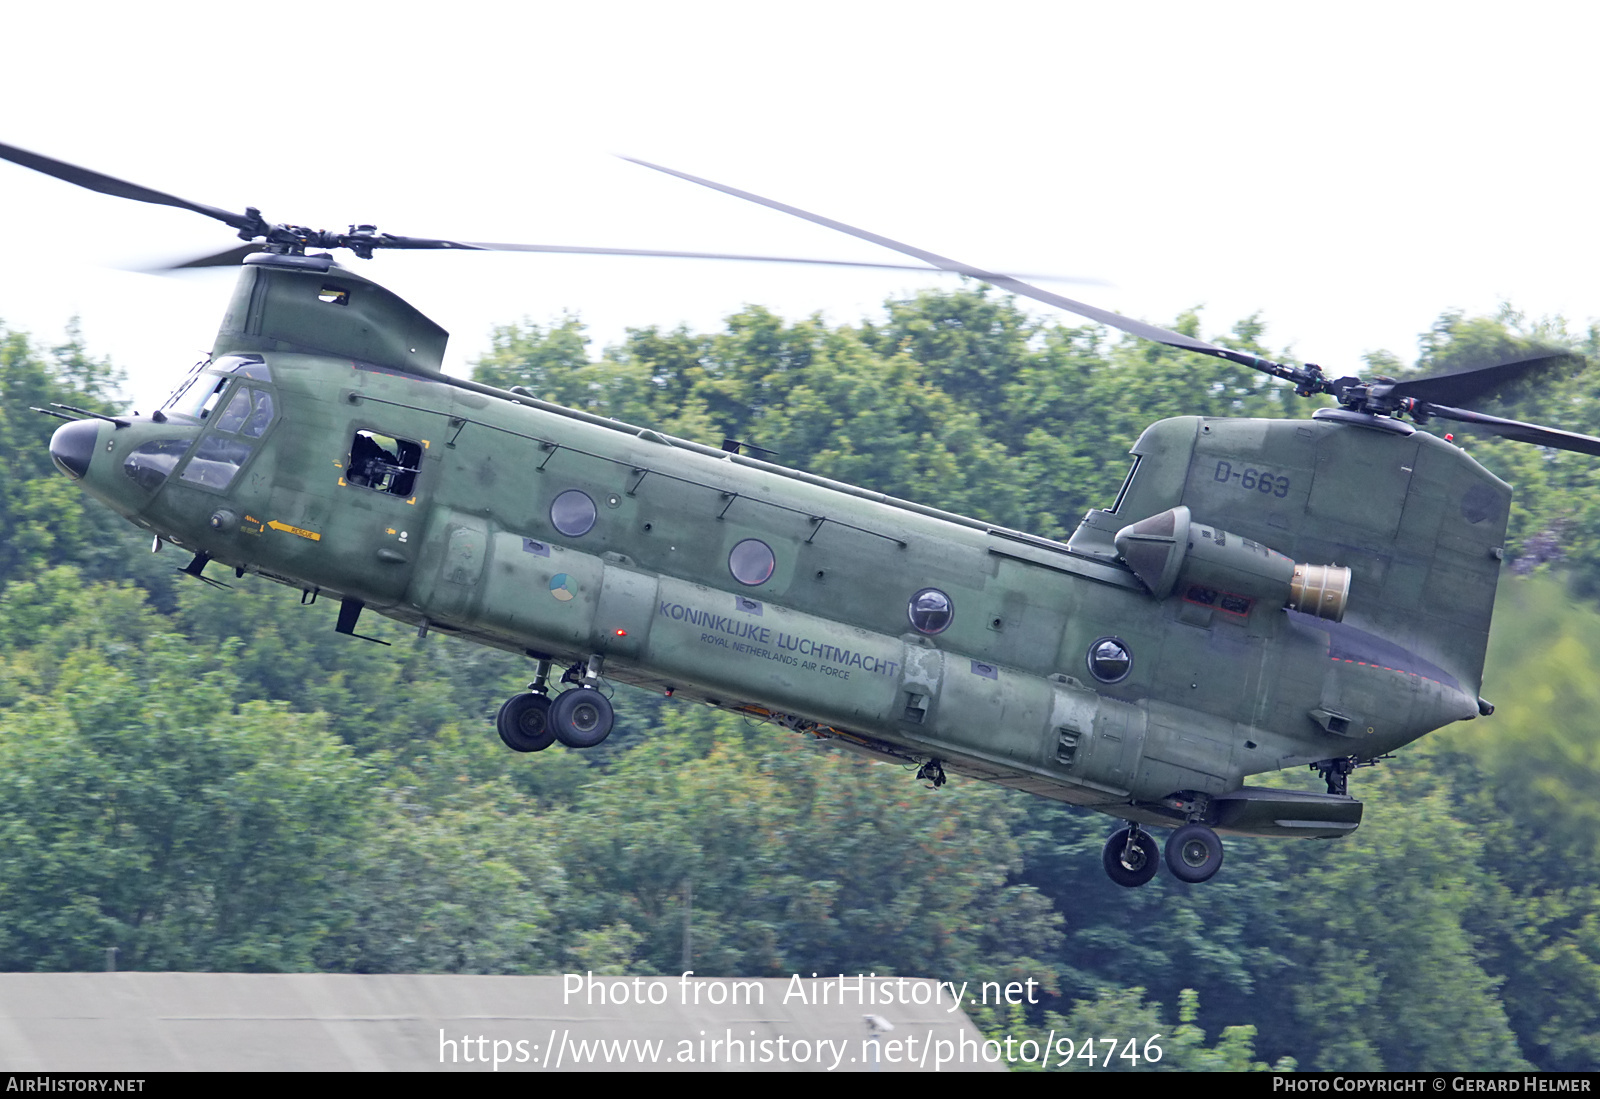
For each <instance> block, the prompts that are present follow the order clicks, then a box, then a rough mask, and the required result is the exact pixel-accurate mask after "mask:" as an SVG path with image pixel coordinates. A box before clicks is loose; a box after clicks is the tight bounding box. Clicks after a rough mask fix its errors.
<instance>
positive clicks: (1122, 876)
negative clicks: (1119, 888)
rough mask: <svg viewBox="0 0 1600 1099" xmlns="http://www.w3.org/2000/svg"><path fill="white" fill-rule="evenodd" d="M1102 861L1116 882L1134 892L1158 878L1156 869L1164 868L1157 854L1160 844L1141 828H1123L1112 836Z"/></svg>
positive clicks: (1102, 854) (1107, 841)
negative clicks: (1136, 888)
mask: <svg viewBox="0 0 1600 1099" xmlns="http://www.w3.org/2000/svg"><path fill="white" fill-rule="evenodd" d="M1130 832H1131V833H1132V837H1131V838H1130V836H1129V833H1130ZM1101 861H1102V862H1104V863H1105V866H1106V873H1107V874H1108V875H1110V877H1111V880H1112V881H1114V882H1116V883H1117V884H1118V885H1125V886H1127V887H1128V888H1130V889H1131V888H1133V887H1134V886H1136V885H1143V884H1144V883H1145V882H1147V881H1149V880H1150V879H1151V878H1153V877H1155V876H1156V867H1157V866H1159V865H1160V864H1161V860H1160V858H1159V857H1158V856H1157V854H1156V841H1155V840H1154V839H1153V838H1152V837H1151V836H1150V834H1149V833H1147V832H1145V831H1144V830H1143V829H1138V828H1119V829H1117V830H1116V831H1115V832H1113V833H1111V838H1110V839H1108V840H1106V847H1105V850H1104V851H1103V852H1101Z"/></svg>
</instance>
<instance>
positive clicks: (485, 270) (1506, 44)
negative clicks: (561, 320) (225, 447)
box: [0, 0, 1600, 407]
mask: <svg viewBox="0 0 1600 1099" xmlns="http://www.w3.org/2000/svg"><path fill="white" fill-rule="evenodd" d="M400 10H401V9H400V8H399V7H398V6H396V5H379V4H365V3H358V2H352V0H341V2H338V3H331V2H329V3H322V4H296V3H285V2H281V0H280V2H275V3H273V4H268V5H260V4H250V5H245V4H237V3H223V2H217V0H212V2H208V3H199V4H164V3H159V2H147V3H142V4H126V3H117V4H111V3H72V2H71V0H62V2H60V3H57V4H53V5H28V6H26V7H15V6H14V8H13V10H10V11H8V12H7V13H6V15H5V17H4V22H3V26H4V28H5V42H6V48H5V60H4V63H3V65H0V103H4V104H5V109H4V111H3V112H0V118H3V122H0V141H3V142H6V143H9V144H14V145H19V146H22V147H23V148H27V149H32V150H35V151H37V152H41V153H45V154H47V155H50V156H54V157H57V158H60V159H63V160H68V161H72V162H75V163H78V164H82V165H84V166H86V167H90V168H94V169H97V170H100V171H104V172H108V173H111V174H113V175H118V176H121V177H123V178H126V179H130V180H133V181H135V182H138V183H142V184H145V185H147V186H150V187H154V188H157V189H160V190H165V191H168V192H171V193H175V194H178V195H181V196H183V197H185V198H189V199H192V200H194V201H198V202H204V203H209V204H212V205H216V206H221V207H224V208H228V209H235V210H242V209H243V208H244V207H245V206H247V205H255V206H259V207H261V209H262V210H263V212H264V213H265V214H266V215H267V216H268V217H269V218H270V219H273V220H277V221H287V222H295V223H299V224H309V225H314V226H318V227H322V228H330V229H340V228H343V227H344V226H345V225H347V224H349V223H351V222H357V221H362V222H374V223H376V224H377V225H378V227H379V228H380V229H385V230H388V231H390V232H395V233H400V234H410V235H417V236H441V237H452V238H456V239H465V240H503V241H522V242H532V243H572V244H587V245H610V246H631V247H644V248H673V249H693V250H703V251H740V252H775V253H790V254H799V255H812V256H825V257H837V258H858V259H884V260H890V261H893V260H894V259H895V257H894V256H893V255H892V254H888V253H884V252H882V251H881V250H879V249H876V248H874V247H872V246H870V245H867V244H864V243H861V242H857V241H853V240H851V239H849V238H846V237H843V236H838V235H836V234H833V233H830V232H828V231H826V230H824V229H821V228H819V227H816V226H811V225H808V224H806V223H804V222H800V221H796V220H792V219H789V218H786V217H784V216H783V215H781V214H778V213H775V212H772V211H768V210H764V209H761V208H759V207H755V206H750V205H747V204H744V203H741V202H739V201H737V200H735V199H732V198H728V197H725V196H721V195H718V194H715V193H713V192H710V191H704V190H701V189H699V188H696V187H694V186H692V185H690V184H687V183H683V182H681V181H678V180H675V179H671V178H669V177H666V176H662V175H659V174H656V173H652V172H649V171H646V170H645V169H642V168H638V167H635V166H633V165H630V164H626V163H624V162H622V161H620V160H617V159H615V158H614V157H613V156H612V154H613V153H627V154H629V155H633V156H639V157H642V158H645V159H648V160H655V161H658V162H661V163H664V164H668V165H671V166H674V167H677V168H681V169H683V170H685V171H688V172H692V173H695V174H697V175H703V176H708V177H710V178H713V179H718V180H721V181H723V182H726V183H729V184H732V185H734V186H737V187H741V188H744V189H747V190H751V191H755V192H757V193H761V194H766V195H769V196H771V197H773V198H777V199H780V200H783V201H787V202H790V203H792V204H794V205H797V206H801V207H805V208H808V209H812V210H815V211H817V212H819V213H823V214H826V215H828V216H831V217H835V218H838V219H839V220H842V221H846V222H850V223H853V224H857V225H860V226H863V227H865V228H869V229H872V230H875V231H877V232H880V233H883V234H885V235H887V236H890V237H895V238H898V239H901V240H905V241H908V242H910V243H913V244H917V245H920V246H921V247H924V248H927V249H930V250H932V251H935V252H941V253H944V254H946V255H950V256H953V257H955V258H957V259H960V260H962V261H964V262H968V263H972V264H976V265H980V266H989V267H991V268H994V269H997V270H1015V271H1043V272H1053V273H1059V274H1063V275H1082V276H1086V277H1094V278H1099V279H1104V280H1107V282H1108V283H1109V284H1110V285H1107V286H1086V287H1076V288H1074V287H1070V286H1066V287H1055V288H1056V289H1059V290H1061V291H1062V292H1065V293H1067V294H1069V295H1071V296H1074V297H1079V298H1081V299H1083V300H1086V301H1089V302H1092V303H1094V304H1096V305H1100V306H1103V307H1105V308H1110V309H1115V310H1117V311H1119V312H1122V313H1126V314H1129V315H1132V316H1136V317H1141V318H1143V319H1146V320H1150V321H1153V322H1155V323H1158V324H1169V323H1170V322H1171V320H1172V318H1173V317H1174V316H1175V315H1176V314H1177V313H1178V312H1179V311H1180V310H1182V309H1184V308H1187V307H1189V306H1193V305H1203V306H1205V312H1204V314H1203V316H1204V317H1205V319H1206V320H1205V334H1206V335H1215V334H1216V333H1218V332H1220V331H1224V330H1226V328H1227V327H1228V326H1229V325H1231V324H1232V322H1233V321H1234V320H1236V319H1237V318H1239V317H1241V316H1243V315H1245V314H1248V313H1250V312H1254V311H1256V310H1260V311H1262V313H1263V314H1264V317H1265V319H1266V321H1267V324H1268V330H1267V341H1268V343H1269V344H1270V345H1272V346H1275V347H1278V348H1283V347H1287V346H1292V347H1293V349H1294V352H1295V353H1296V354H1297V355H1298V356H1301V357H1304V358H1307V359H1310V360H1312V361H1316V362H1320V363H1322V364H1323V365H1324V366H1325V367H1328V368H1330V369H1337V370H1354V369H1358V368H1359V366H1360V363H1359V359H1358V357H1359V355H1360V354H1361V353H1362V352H1364V351H1369V350H1373V349H1377V348H1385V349H1388V350H1391V351H1393V352H1395V353H1397V354H1399V355H1401V357H1402V358H1405V359H1408V360H1409V359H1410V358H1412V357H1413V355H1414V354H1415V348H1416V337H1417V334H1418V333H1419V332H1421V331H1423V330H1424V329H1425V328H1427V327H1428V325H1429V324H1430V323H1431V322H1432V321H1433V319H1434V318H1435V317H1436V316H1437V315H1438V314H1439V312H1440V311H1442V310H1444V309H1447V308H1460V309H1465V310H1467V311H1469V312H1488V311H1492V310H1493V309H1494V308H1495V306H1496V304H1497V303H1498V302H1500V301H1502V300H1507V301H1510V302H1511V303H1512V304H1514V305H1515V306H1517V307H1518V308H1520V309H1522V310H1524V311H1525V312H1527V313H1529V314H1530V315H1542V314H1550V313H1561V314H1564V315H1565V316H1566V317H1567V318H1568V320H1569V321H1570V322H1572V323H1573V324H1574V325H1575V326H1582V325H1584V324H1587V323H1588V322H1589V321H1590V320H1591V319H1593V318H1596V317H1600V275H1597V274H1596V272H1595V269H1594V266H1593V264H1592V263H1591V261H1590V257H1591V256H1593V255H1595V254H1597V252H1600V249H1597V247H1596V246H1597V243H1600V241H1597V237H1600V218H1597V215H1596V213H1595V210H1594V208H1593V199H1592V188H1591V187H1590V186H1589V176H1590V169H1591V161H1592V159H1593V154H1592V152H1591V148H1592V147H1593V145H1594V141H1595V138H1594V121H1593V115H1594V112H1595V108H1596V105H1597V102H1596V101H1597V96H1596V78H1595V75H1594V68H1593V65H1592V61H1591V51H1592V48H1593V44H1594V42H1595V41H1596V40H1597V37H1600V36H1597V34H1596V32H1597V30H1600V14H1596V13H1597V12H1600V9H1596V8H1593V7H1590V6H1588V5H1579V4H1575V3H1570V2H1568V3H1552V4H1538V3H1531V4H1519V5H1515V6H1513V5H1507V4H1503V3H1501V4H1495V5H1488V4H1481V5H1478V4H1467V3H1451V4H1444V3H1439V4H1423V3H1412V4H1407V3H1399V2H1396V0H1389V2H1387V3H1383V4H1359V3H1344V4H1339V5H1328V4H1318V5H1311V4H1285V3H1269V4H1229V3H1214V4H1207V5H1199V4H1193V3H1189V4H1163V3H1154V2H1146V3H1141V4H1137V5H1134V4H1106V3H1104V2H1096V3H1081V2H1072V0H1063V2H1057V3H1001V2H992V3H989V4H985V5H978V4H972V3H959V4H957V3H937V2H929V0H922V2H918V3H890V2H872V0H855V2H854V3H833V2H815V0H814V2H812V3H807V4H777V3H765V4H762V3H755V2H751V0H746V2H743V3H725V4H724V3H705V2H683V3H671V2H660V0H658V2H654V3H605V2H590V3H572V2H571V0H565V2H563V3H559V4H557V3H549V2H544V0H532V2H523V3H517V4H504V5H500V4H473V3H464V4H456V5H437V4H432V5H426V6H423V5H417V6H414V7H412V8H410V9H408V10H413V11H416V12H417V13H418V14H415V15H409V14H397V12H399V11H400ZM0 202H3V203H4V212H5V234H4V244H3V245H0V248H3V250H4V251H3V256H4V263H0V319H3V320H4V321H5V322H6V323H7V324H8V325H10V326H13V327H21V328H25V329H28V330H31V331H32V332H33V333H34V334H35V335H36V336H38V337H39V338H40V339H41V341H43V342H47V343H48V342H51V341H53V340H54V339H55V338H56V337H57V336H58V335H59V333H60V332H61V330H62V327H63V325H64V324H65V322H66V320H67V319H68V317H70V316H71V315H73V314H75V313H76V314H80V315H81V316H82V319H83V325H84V328H85V331H86V334H87V337H88V340H89V343H90V347H91V350H93V351H94V352H96V353H99V354H109V355H111V356H112V357H113V358H114V359H115V360H116V361H117V362H118V363H119V364H120V365H122V366H123V367H124V368H125V369H127V370H128V371H129V374H130V376H131V385H130V389H131V390H132V392H133V394H134V396H135V398H136V399H135V406H136V407H137V406H139V404H140V401H141V400H142V401H143V402H146V403H148V401H149V400H150V398H151V396H152V395H158V394H159V393H160V392H163V391H164V390H165V388H166V387H167V385H168V384H169V383H170V381H171V379H172V377H173V375H174V374H176V373H177V372H178V371H181V370H182V369H184V368H185V367H187V366H188V365H189V364H190V363H192V362H193V361H194V360H195V359H197V358H199V357H200V356H201V354H202V353H203V351H204V350H205V349H206V348H208V347H209V346H210V342H211V337H212V335H213V333H214V331H215V328H216V323H217V320H218V319H219V317H220V315H221V312H222V307H223V303H224V302H225V300H226V298H227V295H228V291H229V289H230V287H231V285H232V281H233V278H234V276H233V274H232V273H231V272H226V271H211V272H194V273H190V274H186V275H184V276H181V277H165V278H163V277H154V276H149V275H141V274H133V273H129V272H126V271H121V270H118V269H117V268H118V265H137V264H139V263H141V262H145V263H148V262H152V261H157V260H160V259H170V258H182V257H188V256H195V255H200V254H204V253H207V252H211V251H217V250H220V249H222V248H225V247H227V246H229V244H230V243H231V242H232V233H231V231H230V230H228V229H227V228H226V227H224V226H222V225H220V224H217V223H213V222H210V221H209V220H207V219H205V218H202V217H200V216H198V215H194V214H189V213H184V212H181V211H176V210H168V209H163V208H157V207H149V206H141V205H139V204H135V203H131V202H127V201H124V200H118V199H113V198H109V197H105V196H100V195H96V194H92V193H90V192H87V191H82V190H79V189H77V188H74V187H71V186H68V185H66V184H64V183H60V182H57V181H55V180H51V179H48V178H46V177H43V176H36V175H34V174H33V173H30V172H27V171H25V170H23V169H20V168H15V167H12V166H10V165H3V164H0ZM341 261H342V262H347V263H349V264H350V265H352V266H358V269H359V270H361V271H362V272H363V273H364V274H367V275H368V276H369V277H373V278H377V279H378V280H380V281H382V282H384V283H385V284H387V285H389V286H390V287H391V288H393V289H395V290H396V291H398V292H399V293H401V294H402V295H404V296H406V297H407V298H408V299H409V300H410V301H411V302H412V303H413V304H414V305H416V306H417V307H418V308H420V309H421V310H422V311H423V312H425V313H427V314H428V315H430V316H432V317H433V318H434V319H435V320H436V321H438V322H439V323H440V324H442V325H444V327H445V328H447V329H448V330H450V332H451V333H452V339H451V352H450V357H449V364H448V365H449V366H450V368H451V369H453V370H455V371H457V372H464V371H465V369H466V364H467V363H468V362H470V361H471V360H472V359H473V358H474V357H475V356H476V355H477V354H479V353H480V352H482V351H483V350H484V349H486V347H487V346H488V333H489V329H490V327H491V326H492V325H494V324H496V323H507V322H513V321H518V320H521V319H523V318H529V319H531V320H534V321H536V322H539V323H547V322H548V321H550V320H551V319H552V318H555V317H558V316H559V315H560V314H561V312H562V311H563V310H570V311H573V312H575V313H577V314H579V315H580V316H581V317H582V318H583V320H584V321H585V322H586V323H587V324H588V326H589V328H590V331H591V333H592V334H593V336H594V337H595V339H596V344H597V350H598V346H600V345H604V344H608V343H614V342H617V341H618V340H619V339H620V338H621V336H622V334H623V331H624V329H625V328H627V327H630V326H644V325H652V324H654V325H663V326H674V325H677V324H679V323H687V324H689V325H690V326H691V327H694V328H697V329H702V330H703V329H708V328H713V327H716V326H717V325H718V324H719V323H720V321H721V319H722V318H723V317H724V316H726V315H727V314H729V313H731V312H733V311H735V310H737V309H738V308H740V307H741V306H742V305H743V304H744V303H747V302H749V303H759V304H763V305H766V306H769V307H771V308H773V309H775V310H777V311H778V312H780V313H782V314H783V315H785V316H788V317H791V318H797V317H802V316H805V315H808V314H810V313H812V312H816V311H820V312H822V313H823V314H824V316H825V317H826V318H827V319H828V320H829V321H830V322H833V323H844V322H854V321H857V320H859V319H861V318H862V317H864V316H869V315H877V311H878V309H879V307H880V306H881V303H882V301H883V299H884V298H886V297H888V296H890V295H893V294H899V293H903V292H907V291H910V290H914V289H916V288H917V287H920V286H924V285H936V284H941V283H942V284H944V285H951V284H952V281H951V280H949V279H948V277H945V278H943V279H941V278H940V277H938V276H930V277H927V278H924V277H922V276H917V275H912V274H909V273H907V274H895V273H882V274H880V273H865V272H853V271H845V270H837V269H802V268H791V267H775V266H751V265H736V264H713V263H708V262H691V261H678V260H618V259H610V258H600V257H552V256H528V255H503V256H486V255H482V254H453V255H440V254H428V253H419V254H411V255H404V254H389V255H384V256H380V257H379V258H378V259H377V260H374V261H372V262H370V263H363V262H362V261H360V260H356V259H354V258H350V259H348V260H344V259H343V258H341ZM1053 285H1054V284H1052V286H1053ZM1041 311H1043V307H1041Z"/></svg>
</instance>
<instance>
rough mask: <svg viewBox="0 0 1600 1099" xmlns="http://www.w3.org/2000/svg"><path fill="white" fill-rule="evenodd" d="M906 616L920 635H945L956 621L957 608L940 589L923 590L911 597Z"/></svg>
mask: <svg viewBox="0 0 1600 1099" xmlns="http://www.w3.org/2000/svg"><path fill="white" fill-rule="evenodd" d="M906 614H907V615H908V616H909V617H910V619H911V625H912V626H914V627H916V629H917V632H918V633H930V634H931V633H943V632H944V631H945V630H946V629H948V628H949V626H950V623H951V622H952V621H954V620H955V616H956V607H955V604H954V603H952V602H950V597H949V596H948V595H946V594H945V593H944V592H942V591H940V590H939V589H938V588H923V589H922V590H921V591H919V592H918V593H917V594H916V595H913V596H912V597H911V603H910V605H909V606H908V607H907V608H906Z"/></svg>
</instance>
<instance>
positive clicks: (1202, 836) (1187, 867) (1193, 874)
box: [1167, 824, 1222, 882]
mask: <svg viewBox="0 0 1600 1099" xmlns="http://www.w3.org/2000/svg"><path fill="white" fill-rule="evenodd" d="M1167 869H1168V870H1171V871H1172V876H1173V877H1175V878H1177V879H1178V880H1179V881H1186V882H1203V881H1206V880H1208V879H1209V878H1210V877H1211V875H1213V874H1215V873H1216V872H1217V871H1218V870H1220V869H1222V840H1221V839H1220V838H1219V837H1218V836H1217V834H1216V833H1215V832H1213V831H1212V830H1211V829H1209V828H1207V827H1206V826H1205V825H1203V824H1185V825H1184V826H1183V827H1182V828H1179V829H1178V830H1177V831H1175V832H1173V833H1172V835H1170V836H1168V837H1167Z"/></svg>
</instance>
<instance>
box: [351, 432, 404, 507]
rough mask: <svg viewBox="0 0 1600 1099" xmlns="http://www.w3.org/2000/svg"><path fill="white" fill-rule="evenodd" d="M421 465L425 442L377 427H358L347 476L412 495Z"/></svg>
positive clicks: (397, 493) (356, 481) (353, 481)
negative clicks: (404, 437)
mask: <svg viewBox="0 0 1600 1099" xmlns="http://www.w3.org/2000/svg"><path fill="white" fill-rule="evenodd" d="M421 467H422V444H421V443H414V442H412V441H411V440H410V439H396V438H395V437H393V436H391V435H380V434H378V433H377V432H376V431H357V432H356V434H355V438H353V439H352V440H351V441H350V462H349V464H348V465H347V466H346V467H345V480H346V481H348V482H350V484H352V485H360V486H361V487H362V488H370V489H375V490H377V491H378V492H387V493H389V494H390V495H391V496H410V495H412V493H413V491H414V490H415V489H416V484H417V470H418V469H420V468H421Z"/></svg>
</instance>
